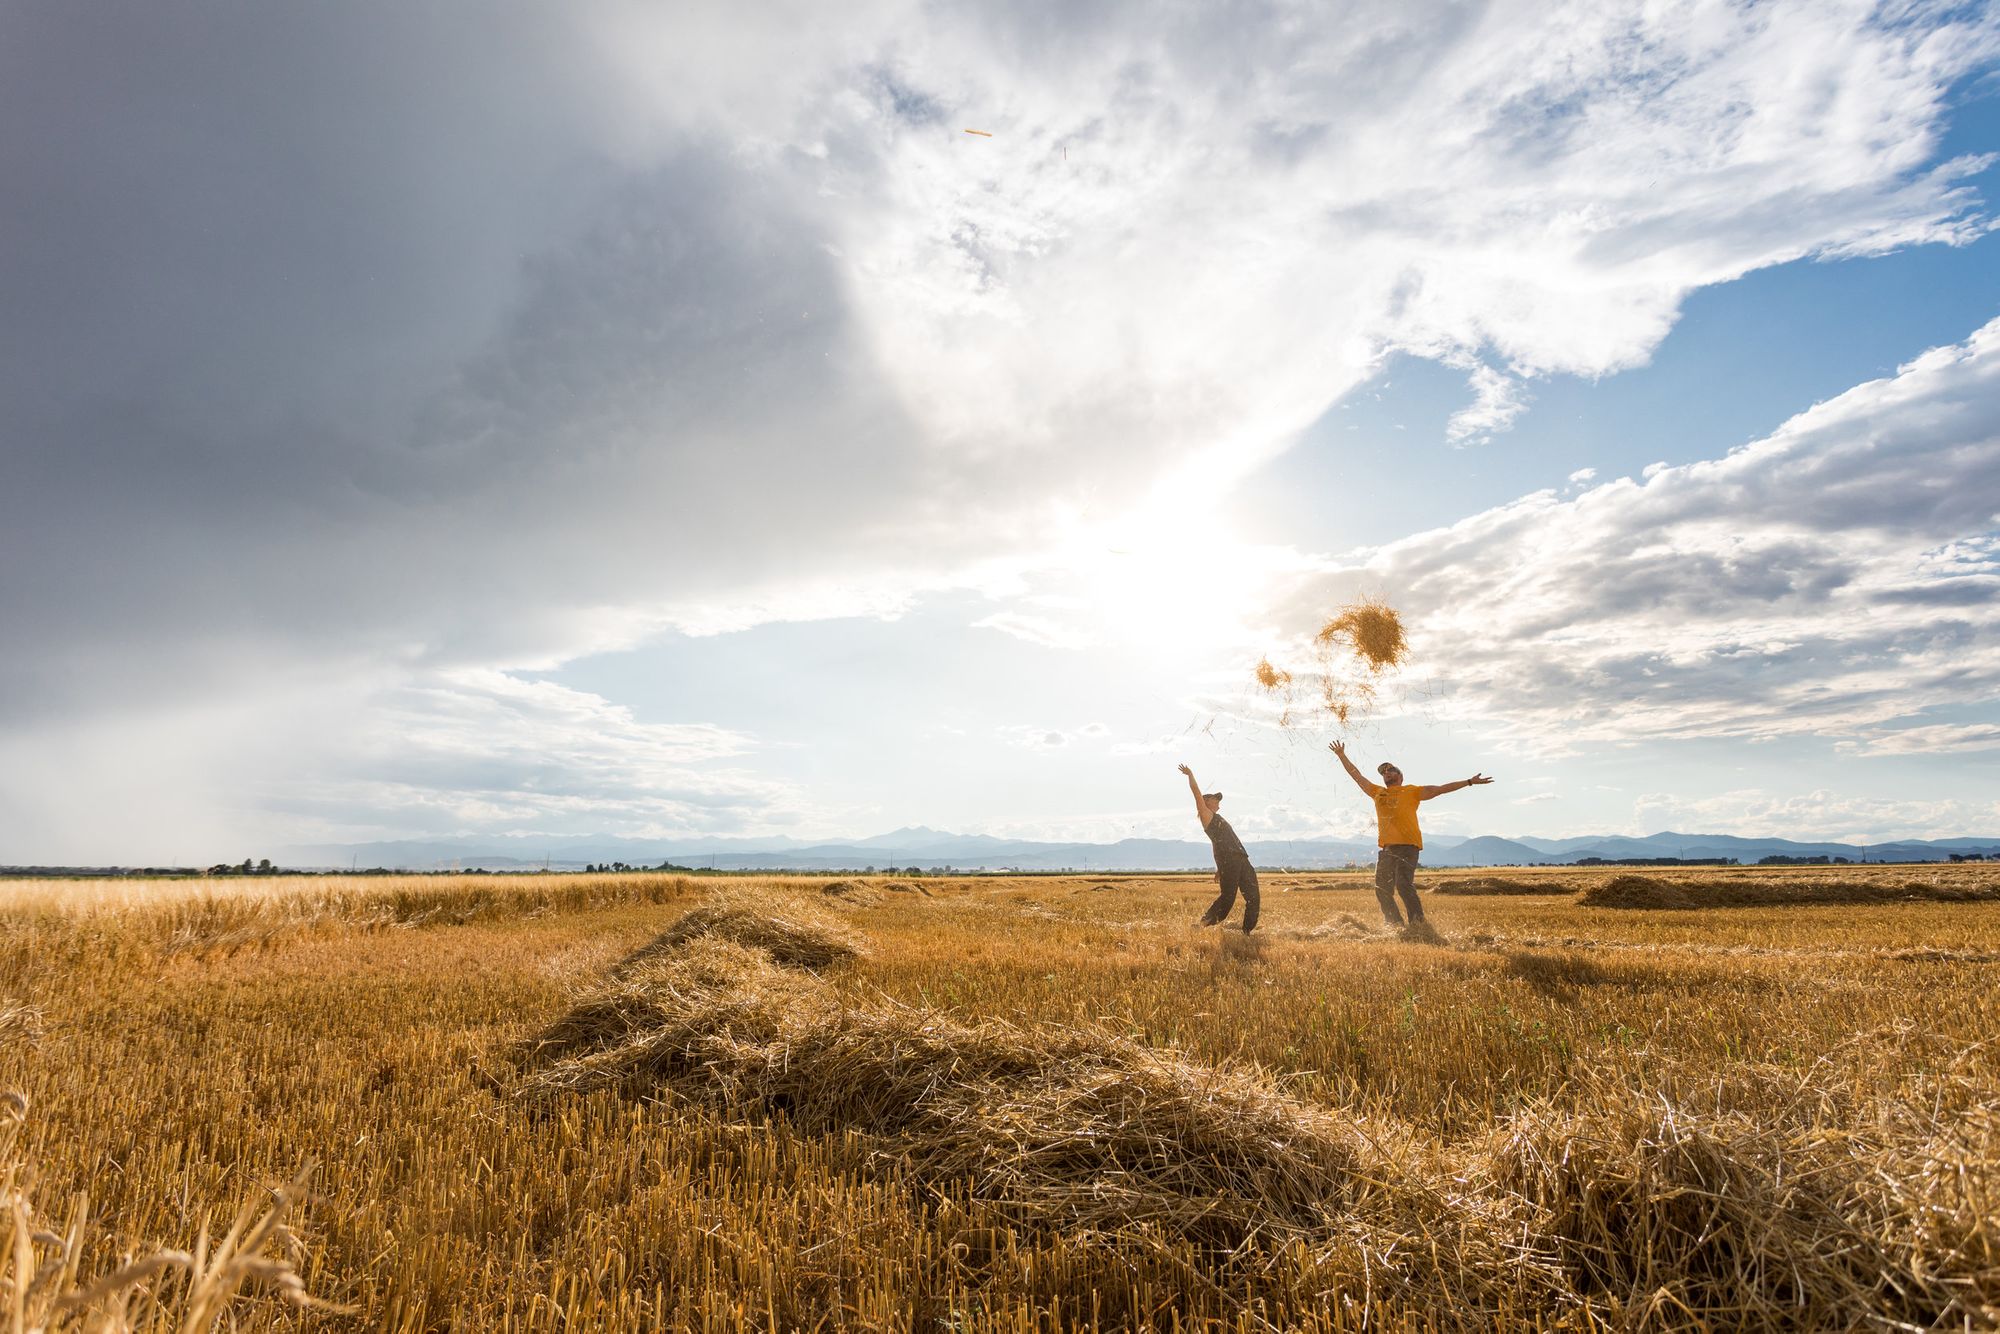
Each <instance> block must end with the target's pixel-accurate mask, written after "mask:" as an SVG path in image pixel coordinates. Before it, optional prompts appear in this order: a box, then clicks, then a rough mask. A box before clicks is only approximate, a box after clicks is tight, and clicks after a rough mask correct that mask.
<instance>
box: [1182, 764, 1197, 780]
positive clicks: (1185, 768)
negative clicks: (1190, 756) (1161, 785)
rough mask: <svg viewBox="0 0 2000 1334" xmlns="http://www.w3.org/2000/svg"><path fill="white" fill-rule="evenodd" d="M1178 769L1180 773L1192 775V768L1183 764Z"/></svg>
mask: <svg viewBox="0 0 2000 1334" xmlns="http://www.w3.org/2000/svg"><path fill="white" fill-rule="evenodd" d="M1180 770H1181V772H1182V773H1184V774H1186V775H1187V776H1188V777H1189V778H1193V777H1194V770H1192V769H1190V768H1188V767H1187V766H1186V765H1185V764H1183V765H1181V766H1180Z"/></svg>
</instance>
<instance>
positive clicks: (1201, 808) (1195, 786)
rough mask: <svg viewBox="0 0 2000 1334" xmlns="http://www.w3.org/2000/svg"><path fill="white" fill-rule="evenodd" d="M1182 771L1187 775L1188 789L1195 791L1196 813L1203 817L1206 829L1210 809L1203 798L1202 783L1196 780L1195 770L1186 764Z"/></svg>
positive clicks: (1203, 826)
mask: <svg viewBox="0 0 2000 1334" xmlns="http://www.w3.org/2000/svg"><path fill="white" fill-rule="evenodd" d="M1181 772H1182V773H1184V774H1186V775H1187V780H1188V791H1190V792H1192V793H1194V813H1195V814H1196V815H1198V816H1200V817H1201V827H1202V828H1203V829H1206V828H1208V817H1209V809H1208V803H1207V802H1205V801H1203V800H1202V799H1201V784H1200V783H1197V782H1195V781H1194V770H1192V769H1190V768H1188V767H1187V766H1186V765H1185V764H1183V765H1182V766H1181Z"/></svg>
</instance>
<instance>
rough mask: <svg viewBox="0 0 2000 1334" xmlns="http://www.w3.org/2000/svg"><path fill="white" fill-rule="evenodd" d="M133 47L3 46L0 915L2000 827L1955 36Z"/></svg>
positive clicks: (1974, 290) (362, 31) (1975, 194)
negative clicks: (1288, 674) (1480, 773)
mask: <svg viewBox="0 0 2000 1334" xmlns="http://www.w3.org/2000/svg"><path fill="white" fill-rule="evenodd" d="M114 9H116V11H117V12H116V14H115V15H114V16H113V18H115V21H110V20H106V21H98V20H97V19H92V20H89V21H86V20H83V19H80V18H78V17H76V16H75V15H72V14H65V13H62V12H58V11H53V10H51V11H46V12H38V13H32V14H31V13H16V14H14V15H12V16H10V17H9V18H8V19H7V20H5V23H6V30H5V32H4V33H0V36H4V38H5V40H4V41H0V160H5V161H6V162H8V163H9V164H10V168H9V170H10V175H11V178H12V179H13V180H14V181H15V182H16V183H17V185H18V187H19V188H18V189H17V190H15V191H12V192H10V203H9V204H8V205H7V208H8V209H9V210H10V213H11V214H12V216H11V217H10V219H9V222H10V223H11V226H10V235H12V236H14V237H15V238H16V241H15V243H13V244H11V245H10V246H9V248H8V251H7V253H6V254H5V255H4V256H0V337H4V338H5V340H6V342H5V345H6V348H7V350H8V351H9V356H8V357H7V358H6V359H4V363H0V430H4V431H5V438H6V439H7V440H8V441H9V442H11V443H10V445H9V447H8V448H7V450H6V451H5V453H4V454H0V543H4V544H5V550H4V551H0V557H4V559H5V564H6V568H8V569H9V570H10V571H19V572H24V573H25V576H26V577H18V578H13V579H9V580H6V581H0V616H4V617H5V618H6V619H7V621H8V623H9V624H10V626H12V627H15V633H12V634H10V635H8V636H7V637H6V639H5V643H4V644H0V861H41V860H114V859H122V860H145V859H158V858H166V857H174V858H177V859H181V860H195V859H206V858H209V857H211V856H213V857H221V856H229V857H231V858H232V859H233V858H235V857H240V855H242V853H243V852H246V851H255V850H258V849H264V848H275V847H281V846H284V845H287V844H297V843H309V842H327V841H340V840H347V839H364V838H376V837H384V836H389V837H414V836H420V835H435V834H456V833H482V832H485V833H503V832H538V833H579V832H604V833H617V834H646V835H656V836H673V835H688V836H711V835H713V836H728V835H746V836H755V835H776V834H785V835H791V836H796V837H822V836H837V835H842V834H848V835H864V834H869V833H873V832H878V831H881V830H884V829H888V828H892V827H896V826H900V825H912V824H925V825H931V826H934V827H940V828H949V829H954V830H960V831H966V832H973V831H984V832H992V833H1001V834H1013V835H1021V836H1050V837H1054V836H1062V837H1082V838H1106V839H1108V838H1116V837H1121V836H1125V835H1131V834H1146V835H1157V834H1173V833H1176V832H1182V833H1187V832H1192V824H1191V823H1190V821H1189V820H1188V811H1187V809H1186V803H1185V797H1184V792H1183V789H1182V788H1181V786H1180V780H1179V776H1178V775H1177V774H1176V773H1175V771H1174V765H1175V764H1176V763H1177V762H1180V761H1183V760H1185V761H1186V762H1188V763H1190V764H1192V765H1194V766H1195V768H1196V770H1197V772H1198V773H1199V774H1200V775H1201V777H1202V778H1203V780H1204V782H1206V783H1208V784H1210V785H1212V786H1218V787H1221V788H1223V789H1224V790H1225V791H1226V792H1227V793H1229V802H1228V806H1227V808H1226V809H1228V810H1229V811H1230V813H1231V815H1232V818H1233V819H1234V820H1235V821H1236V823H1237V824H1238V826H1239V827H1240V828H1243V829H1245V830H1246V831H1254V832H1256V833H1258V834H1261V835H1265V836H1275V837H1283V836H1295V837H1297V836H1309V835H1314V834H1354V833H1358V832H1361V831H1363V830H1364V828H1365V825H1366V820H1365V816H1366V811H1365V810H1364V809H1363V808H1362V807H1361V806H1360V804H1359V803H1358V802H1357V801H1356V799H1355V797H1354V794H1353V792H1352V790H1351V788H1349V787H1347V786H1346V784H1345V780H1344V779H1342V778H1341V777H1340V775H1339V772H1338V770H1337V768H1336V767H1335V766H1334V765H1333V762H1332V760H1331V757H1329V756H1327V755H1326V753H1325V751H1324V743H1325V741H1326V740H1328V739H1330V738H1331V737H1333V736H1336V735H1342V734H1345V735H1348V736H1349V737H1350V738H1351V740H1352V741H1353V743H1354V745H1355V747H1356V749H1357V751H1358V752H1359V753H1361V754H1363V755H1365V756H1370V757H1373V756H1377V755H1393V756H1394V757H1395V758H1396V759H1397V760H1398V761H1399V762H1400V763H1401V764H1402V765H1403V767H1404V768H1405V769H1406V770H1407V771H1408V772H1409V773H1410V774H1411V776H1412V778H1413V779H1415V780H1416V781H1443V780H1447V779H1451V778H1456V777H1462V776H1464V775H1465V774H1468V773H1470V772H1472V771H1473V770H1475V769H1483V770H1485V771H1487V772H1490V773H1493V774H1495V775H1497V776H1498V778H1499V780H1500V781H1498V782H1497V783H1496V784H1495V785H1494V786H1492V787H1490V788H1484V789H1479V790H1476V791H1473V792H1469V793H1464V794H1460V795H1458V796H1455V797H1453V798H1452V799H1451V800H1450V802H1449V803H1448V804H1444V805H1441V806H1440V807H1439V808H1438V809H1437V810H1436V812H1435V814H1434V815H1432V817H1431V824H1432V827H1434V828H1436V829H1438V830H1440V831H1442V832H1459V833H1468V834H1470V833H1489V832H1491V833H1501V834H1519V833H1526V834H1543V835H1560V834H1578V833H1588V832H1624V833H1649V832H1654V831H1656V830H1660V829H1666V828H1683V829H1700V830H1705V831H1713V832H1728V833H1764V834H1777V835H1789V836H1798V837H1807V836H1836V837H1853V838H1865V839H1869V840H1880V839H1884V838H1888V837H1895V836H1942V835H1949V834H1965V833H1973V834H1994V833H2000V765H1996V764H1995V763H1994V761H1995V759H1996V756H2000V710H1996V708H1995V706H1994V704H1993V701H1994V699H1995V698H1996V694H2000V692H1996V687H2000V613H1996V610H1995V607H1996V603H2000V346H1996V345H2000V329H1989V328H1988V324H1989V321H1992V320H1993V319H1994V318H1995V317H1996V316H2000V240H1996V239H1995V238H1994V237H1993V235H1992V231H1993V219H1994V217H1995V197H1996V192H2000V167H1996V166H1995V165H1994V162H1993V161H1992V160H1990V159H1988V158H1986V157H1985V156H1983V155H1988V154H1994V153H2000V97H1996V95H1995V87H1996V83H1995V77H1994V71H1995V69H1996V65H1997V64H2000V20H1996V19H1995V17H1994V16H1993V15H1992V14H1991V13H1990V12H1988V11H1987V10H1985V9H1983V8H1973V9H1963V10H1953V9H1951V8H1950V7H1945V8H1940V9H1935V10H1931V9H1921V10H1917V11H1908V12H1906V11H1905V10H1904V9H1903V8H1899V7H1895V6H1877V5H1870V4H1866V3H1858V2H1857V3H1848V4H1830V5H1829V4H1815V5H1805V4H1800V5H1761V6H1758V5H1737V4H1730V3H1720V2H1716V3H1690V4H1686V5H1678V6H1640V5H1633V6H1629V7H1627V6H1619V5H1587V6H1580V7H1578V8H1576V9H1575V10H1574V11H1567V12H1566V11H1560V10H1557V9H1552V8H1551V7H1548V6H1540V5H1526V4H1521V5H1514V4H1506V3H1497V2H1496V3H1486V4H1473V5H1463V4H1439V5H1436V6H1426V5H1397V4H1381V5H1373V4H1361V3H1354V4H1344V5H1316V4H1293V3H1285V2H1283V0H1271V2H1270V3H1267V4H1261V5H1256V6H1251V7H1249V8H1247V9H1240V10H1235V11H1232V12H1231V13H1229V14H1228V15H1224V14H1222V13H1220V12H1219V11H1215V10H1210V9H1206V8H1200V7H1187V8H1180V9H1169V10H1164V11H1162V10H1157V9H1154V8H1152V7H1146V6H1137V5H1134V6H1119V5H1112V6H1106V7H1103V8H1101V9H1092V10H1091V11H1089V12H1087V13H1085V12H1080V11H1078V12H1071V11H1062V12H1048V11H1044V10H1041V9H1037V8H1034V7H1030V6H1019V7H1016V6H1005V5H1002V6H991V7H984V8H982V9H981V10H979V11H977V12H972V11H965V12H945V11H940V10H938V9H936V8H935V7H924V6H920V5H912V4H905V3H899V2H898V0H880V2H879V3H875V2H873V0H871V3H867V4H861V5H857V6H855V7H853V8H852V9H851V10H850V11H848V12H843V13H842V14H841V15H839V16H838V17H837V18H836V17H835V16H832V15H829V14H826V13H823V12H821V11H818V10H815V9H812V8H810V7H807V8H800V9H796V10H788V9H785V8H784V7H779V8H776V9H773V10H771V11H769V12H763V11H759V12H757V13H753V14H748V15H739V14H734V13H729V12H725V11H723V10H721V9H719V8H718V9H709V8H706V7H703V6H681V7H673V8H655V7H648V6H640V5H632V4H628V3H624V2H623V0H591V2H590V3H579V4H577V5H574V6H566V7H564V8H563V9H561V10H560V11H551V10H548V9H546V8H543V7H539V6H530V5H519V6H514V5H501V6H498V7H467V8H465V9H464V10H462V11H461V10H460V9H459V8H458V7H457V6H456V5H453V4H446V5H443V6H439V7H437V8H436V9H435V10H432V9H426V10H424V11H422V12H411V11H409V10H408V9H407V7H402V6H396V5H391V4H388V3H386V2H384V3H373V2H372V0H371V2H369V3H358V4H356V5H354V6H351V7H347V8H345V9H343V10H341V11H338V12H334V11H327V12H323V13H319V14H316V15H313V16H311V17H310V18H301V17H299V16H290V17H286V16H278V15H262V16H258V15H252V14H247V13H244V12H242V11H239V10H236V9H234V8H232V7H230V6H225V5H214V6H203V5H198V6H195V7H193V8H191V9H187V10H185V11H182V12H178V13H176V14H173V15H168V14H164V13H162V12H160V11H157V10H155V9H153V8H151V7H148V6H144V5H141V4H138V3H136V0H135V2H134V3H132V4H129V5H125V6H123V7H122V8H119V7H116V6H114ZM475 16H476V18H477V21H476V22H475V21H474V20H475ZM253 52H254V53H256V58H255V59H251V58H249V56H250V53H253ZM965 126H974V127H977V128H982V129H988V130H991V131H993V135H992V137H991V138H980V137H973V136H967V135H965V134H963V133H962V129H963V127H965ZM1934 349H1935V350H1934ZM1364 594H1366V595H1374V596H1380V597H1383V598H1385V599H1387V600H1388V601H1390V602H1391V603H1392V604H1394V605H1395V606H1397V607H1398V608H1399V609H1400V610H1401V611H1402V613H1403V615H1404V617H1405V620H1406V622H1407V624H1408V627H1409V630H1410V635H1411V648H1412V659H1411V661H1410V663H1409V665H1408V666H1407V667H1406V668H1405V669H1404V670H1403V671H1402V672H1400V673H1398V674H1396V675H1394V676H1393V677H1391V678H1389V679H1386V680H1384V681H1383V682H1382V683H1381V686H1382V689H1381V694H1380V698H1379V700H1378V701H1377V703H1376V705H1375V706H1374V707H1373V708H1372V709H1370V710H1367V711H1366V713H1365V716H1359V717H1356V718H1354V719H1353V720H1351V723H1350V724H1349V725H1348V726H1347V727H1345V728H1340V727H1336V726H1335V725H1334V724H1333V723H1332V722H1331V721H1330V720H1329V719H1326V718H1324V717H1317V716H1314V715H1313V714H1312V712H1311V711H1310V710H1309V709H1307V710H1302V711H1300V713H1299V716H1298V717H1297V718H1296V719H1295V720H1294V723H1293V725H1290V726H1282V727H1281V726H1278V725H1276V710H1275V707H1274V705H1273V702H1272V701H1271V700H1270V699H1269V698H1268V697H1266V696H1265V695H1263V694H1261V693H1260V692H1259V691H1258V690H1257V689H1256V688H1255V687H1254V685H1253V684H1252V680H1251V668H1252V667H1253V665H1254V664H1255V663H1256V662H1257V661H1258V659H1259V658H1260V657H1264V656H1267V655H1268V656H1269V657H1270V658H1271V660H1272V661H1273V662H1276V663H1278V664H1280V665H1283V666H1288V667H1291V668H1293V669H1295V670H1297V671H1298V672H1299V673H1300V676H1301V679H1302V680H1303V679H1305V677H1306V676H1307V675H1309V674H1310V672H1311V671H1312V670H1313V669H1314V657H1313V652H1312V649H1311V645H1310V639H1311V634H1312V631H1313V630H1314V628H1315V627H1316V626H1317V625H1318V624H1319V623H1320V622H1321V621H1322V620H1324V619H1325V617H1326V616H1327V615H1328V614H1330V613H1331V612H1332V611H1334V610H1336V609H1338V608H1339V607H1340V606H1341V605H1343V604H1344V603H1345V602H1347V601H1349V600H1351V599H1352V598H1354V597H1357V596H1360V595H1364ZM1341 670H1343V671H1346V670H1348V668H1347V667H1346V666H1344V665H1343V666H1342V668H1341Z"/></svg>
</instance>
